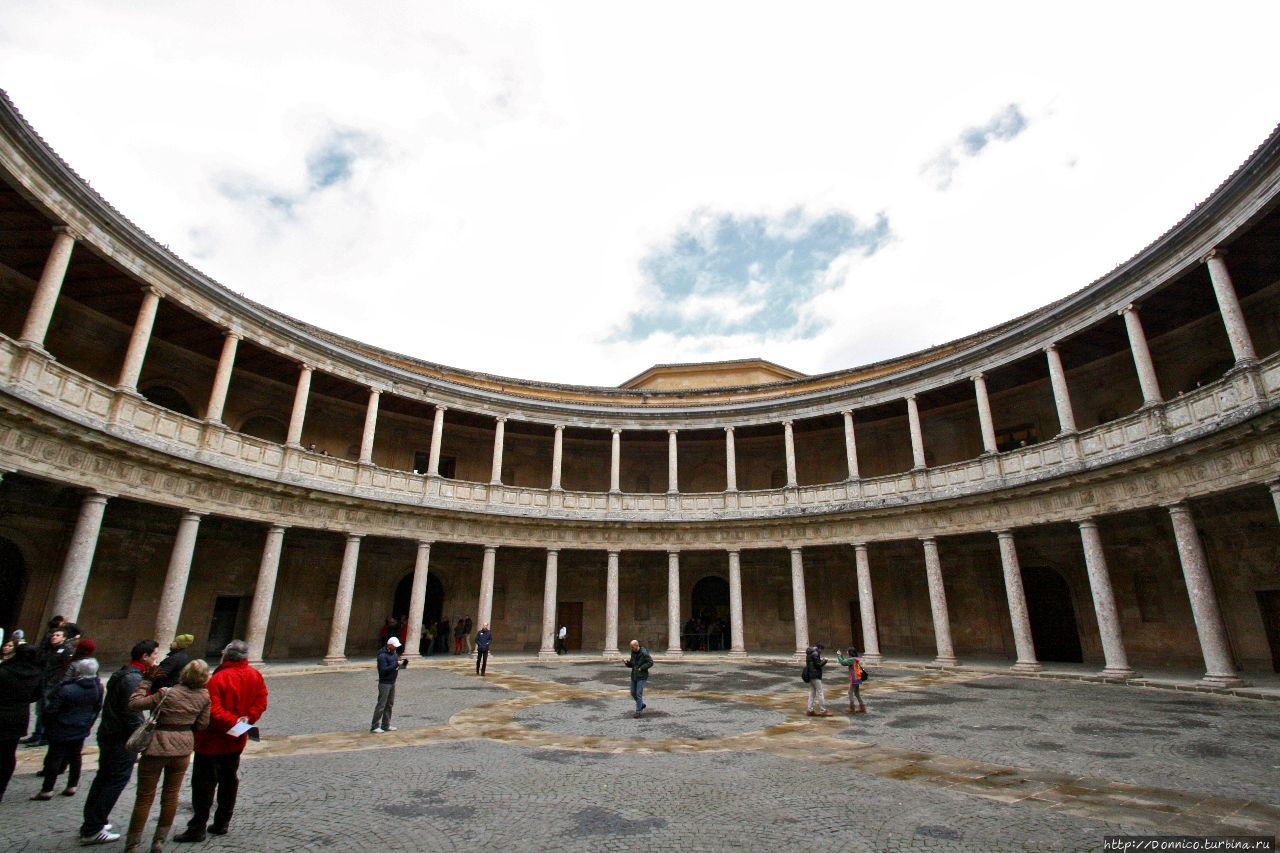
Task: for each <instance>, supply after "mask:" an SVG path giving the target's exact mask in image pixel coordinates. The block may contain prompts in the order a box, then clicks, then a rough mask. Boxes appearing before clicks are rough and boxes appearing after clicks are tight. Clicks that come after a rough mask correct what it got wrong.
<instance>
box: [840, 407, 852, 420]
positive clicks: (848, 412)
mask: <svg viewBox="0 0 1280 853" xmlns="http://www.w3.org/2000/svg"><path fill="white" fill-rule="evenodd" d="M840 414H841V415H843V416H844V417H846V418H851V417H853V409H841V410H840Z"/></svg>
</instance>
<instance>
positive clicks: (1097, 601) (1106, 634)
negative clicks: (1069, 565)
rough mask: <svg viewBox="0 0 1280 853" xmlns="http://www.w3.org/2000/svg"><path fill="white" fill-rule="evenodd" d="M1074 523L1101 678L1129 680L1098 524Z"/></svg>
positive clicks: (1113, 595) (1087, 520) (1091, 520)
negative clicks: (1094, 622) (1086, 578)
mask: <svg viewBox="0 0 1280 853" xmlns="http://www.w3.org/2000/svg"><path fill="white" fill-rule="evenodd" d="M1077 523H1078V524H1079V525H1080V542H1081V543H1082V544H1083V545H1084V565H1085V568H1086V569H1087V570H1088V572H1089V591H1090V592H1091V593H1092V594H1093V611H1094V614H1095V615H1096V616H1097V619H1098V634H1099V635H1100V636H1101V638H1102V656H1103V659H1104V660H1105V661H1106V663H1105V666H1104V668H1103V670H1102V674H1103V675H1105V676H1109V677H1112V678H1133V677H1134V676H1135V675H1136V673H1135V672H1134V671H1133V670H1132V669H1130V668H1129V658H1128V657H1127V656H1126V655H1125V652H1124V641H1123V640H1122V639H1121V636H1120V614H1119V612H1118V611H1117V610H1116V597H1115V593H1113V592H1112V591H1111V575H1110V573H1109V572H1108V571H1107V557H1106V554H1104V553H1103V551H1102V537H1101V536H1100V535H1099V534H1098V522H1096V521H1094V520H1093V519H1092V518H1086V519H1084V520H1083V521H1080V522H1077Z"/></svg>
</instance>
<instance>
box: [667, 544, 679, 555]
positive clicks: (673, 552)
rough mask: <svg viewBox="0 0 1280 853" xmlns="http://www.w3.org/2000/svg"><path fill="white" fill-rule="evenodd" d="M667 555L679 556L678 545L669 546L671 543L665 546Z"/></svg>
mask: <svg viewBox="0 0 1280 853" xmlns="http://www.w3.org/2000/svg"><path fill="white" fill-rule="evenodd" d="M667 556H668V557H679V556H680V549H679V548H678V547H676V546H671V545H669V546H667Z"/></svg>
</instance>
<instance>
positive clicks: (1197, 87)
mask: <svg viewBox="0 0 1280 853" xmlns="http://www.w3.org/2000/svg"><path fill="white" fill-rule="evenodd" d="M1104 11H1105V16H1106V25H1105V26H1099V25H1098V23H1097V21H1098V18H1099V16H1100V15H1102V14H1103V12H1104ZM1214 16H1215V18H1217V19H1218V20H1221V21H1223V22H1227V23H1232V24H1234V23H1239V22H1247V26H1232V28H1231V32H1232V36H1231V38H1229V39H1227V38H1221V39H1215V38H1205V36H1204V32H1203V26H1204V17H1203V9H1202V8H1201V7H1200V6H1198V5H1190V4H1187V5H1177V4H1174V5H1169V4H1161V5H1159V6H1154V5H1146V4H1138V5H1134V6H1119V7H1117V6H1114V5H1109V6H1106V7H1103V6H1098V7H1097V8H1096V9H1093V10H1092V11H1090V8H1088V7H1086V8H1085V9H1083V10H1077V13H1076V14H1073V15H1071V16H1062V15H1060V14H1058V13H1057V12H1054V11H1052V10H1047V9H1046V10H1040V9H1039V8H1038V7H1034V6H1027V5H1023V4H1007V5H1001V6H998V7H995V8H990V9H987V11H986V12H985V13H984V14H983V15H982V16H981V17H980V18H979V17H978V16H975V15H974V13H973V10H971V9H969V8H959V7H954V6H938V7H936V8H934V9H932V10H931V11H930V13H929V15H928V16H927V20H923V19H922V17H921V16H920V15H919V14H918V12H915V11H913V10H910V9H901V10H900V9H898V8H897V7H885V8H876V9H868V8H865V7H857V6H849V5H846V4H823V3H818V4H806V5H805V6H803V7H798V8H791V9H787V10H779V9H778V8H777V7H773V6H769V7H766V6H763V5H756V4H750V3H746V4H742V3H734V4H727V3H723V4H721V3H711V4H695V5H689V4H680V5H676V4H674V3H661V2H659V3H655V4H650V5H648V6H646V7H645V8H644V9H643V11H642V12H640V11H638V10H635V9H623V8H621V7H614V6H610V5H607V4H589V3H565V4H554V5H539V6H533V7H530V6H527V5H522V4H517V3H514V2H508V3H498V4H493V5H489V6H485V7H476V6H474V4H466V3H458V2H455V3H433V4H431V5H430V6H428V7H422V6H418V5H413V4H393V5H390V6H387V5H384V6H380V7H378V8H377V10H370V9H369V8H367V7H363V6H353V5H350V4H343V3H337V2H319V3H301V2H294V3H287V4H258V3H249V2H245V0H239V2H226V3H220V4H217V5H216V6H198V5H186V4H169V3H159V2H139V3H133V4H128V5H123V6H122V5H119V4H113V5H110V6H104V5H102V4H97V3H90V2H87V0H86V2H59V0H48V2H40V3H34V2H27V3H18V4H10V6H9V7H8V8H6V21H5V27H4V29H3V31H0V80H3V81H4V85H5V87H6V89H7V91H8V93H9V95H10V97H11V98H12V99H13V100H14V101H15V103H16V104H17V105H18V107H19V108H20V109H21V110H22V111H23V112H24V113H25V114H26V115H27V117H28V118H29V119H30V120H31V122H32V123H33V125H34V126H35V127H36V128H37V130H39V131H40V132H41V134H42V135H44V137H45V138H46V139H47V140H48V141H49V143H50V144H51V145H52V146H53V147H54V148H55V150H57V151H59V152H60V153H61V154H63V155H64V156H65V157H66V158H67V159H68V161H69V162H70V163H71V164H72V166H73V167H75V168H76V169H77V170H78V171H79V172H80V173H81V174H83V175H85V176H86V177H87V178H89V179H90V180H91V181H92V183H93V185H94V187H95V188H96V189H98V190H99V191H100V192H102V193H103V195H104V196H105V197H106V198H107V199H109V200H110V201H111V202H113V203H114V204H116V205H117V206H118V207H119V208H120V209H121V210H123V211H124V212H125V213H126V215H128V216H130V217H131V218H132V219H134V220H135V221H136V222H137V223H138V224H139V225H141V226H142V227H143V228H144V229H146V230H147V231H148V232H150V233H151V234H153V235H154V236H155V237H156V238H157V239H159V240H160V241H161V242H164V243H167V244H169V245H170V246H171V247H172V248H173V249H174V250H175V251H178V252H179V254H181V255H183V256H184V257H187V258H189V259H190V260H191V261H192V263H193V264H194V265H196V266H197V267H200V268H201V269H204V270H205V271H207V272H209V273H211V274H212V275H214V276H215V277H216V278H218V279H219V280H220V281H221V282H223V283H224V284H225V285H227V286H228V287H230V288H231V289H233V290H236V291H240V292H244V293H246V294H247V295H248V296H250V297H251V298H254V299H257V300H260V301H262V302H265V303H268V304H270V305H272V306H273V307H277V308H279V309H281V310H284V311H286V312H288V313H291V314H294V315H295V316H298V317H299V318H300V319H303V320H306V321H308V322H312V323H317V324H319V325H321V326H325V327H327V328H330V329H332V330H334V331H335V332H338V333H341V334H345V335H349V336H352V337H356V338H359V339H363V340H366V341H370V342H372V343H375V344H379V345H382V346H385V347H388V348H391V349H396V350H400V351H403V352H408V353H411V354H413V355H417V356H420V357H423V358H426V359H429V360H433V361H438V362H443V363H447V364H455V365H459V366H462V367H467V368H472V369H477V370H484V371H489V372H494V373H500V374H508V375H518V376H523V377H528V378H537V379H546V380H550V381H560V382H585V383H600V384H616V383H617V382H620V381H622V380H624V379H626V378H627V377H629V376H632V375H634V374H636V373H638V372H640V371H641V370H643V369H644V368H645V367H647V366H648V365H649V364H650V363H653V362H657V361H679V360H698V359H720V358H737V357H744V356H750V355H759V356H763V357H766V358H769V359H771V360H773V361H777V362H779V363H782V364H786V365H788V366H790V367H794V368H796V369H799V370H805V371H809V372H818V371H823V370H830V369H835V368H839V367H847V366H853V365H855V364H857V363H861V362H866V361H872V360H878V359H882V358H886V357H890V356H894V355H899V354H902V353H905V352H908V351H911V350H914V349H917V348H919V347H922V346H927V345H929V344H932V343H940V342H942V341H944V340H949V339H953V338H956V337H959V336H962V335H965V334H968V333H971V332H974V331H977V330H978V329H980V328H982V327H984V326H987V325H991V324H993V323H997V322H1000V321H1002V320H1005V319H1008V318H1009V317H1012V316H1014V315H1016V314H1019V313H1022V312H1024V311H1026V310H1029V309H1031V308H1034V307H1036V306H1038V305H1043V304H1045V303H1047V302H1049V301H1052V300H1053V299H1056V298H1058V297H1059V296H1061V295H1063V294H1064V293H1066V292H1069V291H1072V290H1075V289H1077V288H1079V287H1081V286H1083V285H1085V284H1087V283H1088V282H1089V281H1090V280H1092V279H1093V278H1095V277H1096V276H1098V275H1100V274H1102V273H1104V272H1106V271H1107V270H1109V269H1110V268H1112V267H1113V266H1114V265H1115V264H1116V263H1118V262H1120V261H1122V260H1123V259H1125V258H1126V257H1127V256H1129V255H1130V254H1132V253H1134V252H1136V251H1137V250H1138V249H1139V248H1141V247H1142V246H1143V245H1145V244H1146V243H1147V242H1148V241H1149V240H1151V239H1152V238H1154V237H1155V236H1156V235H1158V234H1159V233H1160V232H1162V231H1163V230H1164V229H1165V228H1167V227H1168V226H1169V225H1171V224H1172V223H1173V222H1175V221H1176V220H1178V219H1179V218H1180V217H1181V216H1182V215H1183V214H1184V213H1185V212H1187V211H1188V210H1190V209H1191V207H1192V206H1193V205H1194V204H1196V203H1197V202H1198V201H1200V200H1201V199H1202V198H1203V197H1204V196H1205V195H1206V194H1207V193H1208V192H1209V191H1210V190H1211V189H1212V188H1213V187H1214V186H1216V185H1217V183H1218V182H1219V181H1220V180H1221V179H1222V178H1224V177H1225V176H1226V175H1227V174H1228V173H1229V172H1230V171H1231V170H1232V169H1234V168H1235V166H1236V165H1238V164H1239V162H1240V161H1241V160H1243V158H1244V157H1245V156H1246V155H1247V154H1248V152H1249V151H1251V150H1252V148H1253V147H1254V146H1255V145H1256V144H1257V143H1258V142H1259V141H1260V140H1261V139H1262V138H1263V137H1264V136H1265V135H1266V134H1267V133H1268V132H1269V131H1270V129H1271V127H1272V126H1273V124H1274V123H1275V121H1276V120H1277V119H1278V118H1280V110H1277V98H1276V96H1275V94H1274V92H1273V91H1272V90H1273V89H1274V87H1269V86H1266V85H1264V84H1263V82H1262V81H1267V80H1269V79H1270V78H1271V76H1272V70H1271V68H1270V59H1269V57H1270V56H1271V53H1272V50H1271V44H1270V39H1271V36H1270V34H1271V33H1272V32H1274V30H1275V26H1276V24H1277V23H1280V7H1272V6H1257V5H1236V4H1231V3H1226V4H1220V5H1219V6H1216V7H1215V10H1214ZM1049 32H1052V38H1049V37H1047V36H1046V33H1049ZM1082 56H1084V57H1088V61H1082V59H1081V57H1082ZM1188 56H1195V57H1196V61H1195V62H1188V61H1187V57H1188ZM1242 81H1243V82H1244V85H1242ZM1250 83H1252V85H1249V84H1250ZM1224 91H1230V92H1231V93H1232V94H1231V97H1229V98H1226V97H1222V96H1221V93H1222V92H1224ZM1010 104H1016V105H1018V108H1019V109H1020V110H1021V111H1022V115H1024V116H1025V118H1026V121H1027V126H1026V129H1025V130H1024V131H1023V132H1022V133H1021V134H1019V135H1018V137H1017V139H1016V140H1015V141H1014V142H1012V143H1007V144H1000V145H989V146H987V147H986V149H985V150H983V151H982V152H981V155H980V156H977V157H965V156H964V152H966V151H968V150H970V149H969V148H967V147H965V146H964V145H963V144H960V145H958V146H957V143H956V140H957V139H959V138H960V135H961V134H962V133H963V132H964V131H965V130H966V129H967V128H983V127H985V126H987V123H988V121H989V120H990V119H991V118H992V117H993V116H999V115H1000V114H1001V111H1002V110H1005V109H1006V108H1007V107H1008V105H1010ZM1188 104H1196V105H1201V107H1202V108H1197V109H1188V108H1187V105H1188ZM335 128H336V129H343V130H348V131H351V132H355V133H358V134H361V137H360V138H363V139H368V140H376V142H377V149H376V154H374V153H371V152H370V151H369V150H367V149H364V148H361V149H360V150H359V151H358V152H357V154H358V155H359V156H356V157H355V158H354V159H353V160H352V161H351V163H350V167H351V168H350V172H349V175H347V177H345V178H344V180H342V181H338V182H335V183H333V184H331V185H329V186H325V187H321V188H318V189H317V188H316V187H314V186H313V185H314V183H315V182H314V173H313V172H311V171H309V170H308V158H309V156H311V155H313V154H314V152H315V151H316V150H317V146H323V144H324V142H325V140H326V139H331V136H330V135H331V134H332V133H333V131H334V129H335ZM998 132H999V128H998V127H997V128H996V129H995V130H993V131H992V133H995V134H996V135H997V137H998ZM983 138H985V137H983ZM970 147H971V146H970ZM944 149H945V150H946V151H948V152H951V154H950V156H952V158H953V159H955V160H956V161H957V162H958V163H961V164H962V168H960V169H959V170H958V171H954V172H953V173H952V174H951V183H950V186H949V189H948V191H947V192H945V193H939V192H937V190H936V188H935V187H936V183H931V182H930V180H929V177H930V176H928V175H925V176H922V175H921V174H920V166H921V164H922V163H926V162H929V161H930V160H931V158H936V157H937V156H938V153H939V152H940V151H942V150H944ZM313 165H314V161H313ZM228 176H239V177H240V178H241V179H243V180H244V181H245V182H246V183H245V184H244V187H248V188H256V189H257V190H260V191H261V192H260V193H259V194H258V195H257V196H252V198H254V199H256V201H254V202H253V203H252V204H250V203H246V201H245V200H244V199H243V198H241V199H235V198H229V197H228V196H227V195H226V193H225V192H223V191H220V188H222V189H225V188H226V183H225V181H226V180H227V178H228ZM273 194H274V195H278V196H281V197H282V198H288V199H293V200H294V201H293V202H292V206H291V215H289V216H281V215H280V211H279V210H278V209H277V207H276V206H273V204H272V203H271V198H272V196H273ZM797 208H799V209H803V210H808V211H831V210H838V211H844V212H847V213H848V215H850V216H852V217H854V218H856V220H857V221H858V222H860V223H864V224H865V223H869V222H873V221H875V218H876V216H877V215H878V214H879V213H881V212H883V213H884V214H885V215H886V216H887V217H888V219H889V221H890V222H891V223H892V228H893V235H894V239H893V240H892V241H891V242H890V243H889V244H888V245H886V246H885V248H883V249H882V250H881V251H879V252H877V253H876V254H875V255H874V256H872V257H869V258H867V257H859V256H857V255H856V254H855V255H854V256H852V257H850V258H846V259H842V260H841V261H839V262H837V263H836V264H834V265H833V266H832V267H831V269H830V270H829V271H828V272H827V275H828V276H829V277H830V278H827V279H824V285H825V287H824V288H823V289H821V292H820V294H819V295H818V296H817V297H816V301H815V303H814V304H813V305H811V306H810V307H808V308H806V309H805V310H804V311H803V312H802V316H804V317H820V318H821V319H823V320H825V321H828V323H829V325H828V326H827V329H826V331H824V332H822V333H821V334H818V335H816V336H814V337H812V338H810V339H807V340H793V339H768V340H766V339H765V338H763V337H760V336H752V335H723V334H709V335H707V336H705V337H702V338H698V339H687V338H673V337H670V336H664V335H655V336H653V337H651V338H649V339H646V340H643V341H633V342H619V341H616V340H611V339H610V335H609V333H610V330H612V329H615V328H618V327H619V326H620V325H621V324H622V323H623V322H624V320H625V318H626V317H627V316H628V315H629V314H631V313H632V312H634V311H636V310H638V309H640V308H641V307H643V306H644V304H645V301H646V299H647V298H648V294H649V293H651V292H647V291H646V290H645V280H644V275H643V271H642V268H641V264H642V261H643V259H644V258H646V257H647V256H648V255H649V254H650V252H651V251H652V249H653V247H654V246H659V245H662V244H663V242H664V241H665V240H666V239H668V238H669V236H670V235H671V234H673V233H675V232H676V231H677V230H679V229H681V228H684V227H689V226H690V217H691V215H693V214H695V212H697V211H716V212H720V213H729V214H734V215H739V216H745V215H764V216H767V217H772V218H778V217H781V216H782V215H783V214H784V213H785V212H786V211H789V210H793V209H797ZM770 221H771V222H772V221H774V219H770ZM776 221H777V222H782V220H781V219H777V220H776ZM703 224H704V227H708V228H709V227H711V225H712V221H711V220H705V221H704V223H703ZM793 225H794V223H793ZM780 227H782V226H780ZM785 227H791V226H785ZM744 279H745V280H744V282H743V285H744V287H747V288H750V287H751V286H752V285H751V282H752V281H755V282H757V283H758V282H760V281H762V279H761V276H760V273H759V271H755V272H753V271H752V270H751V269H748V270H747V272H746V274H745V276H744ZM717 298H719V297H717ZM757 298H759V294H753V292H751V291H749V292H748V294H747V295H743V296H740V298H739V300H738V301H736V302H732V301H724V300H722V301H721V302H719V303H716V304H713V303H712V302H706V303H705V304H691V305H690V306H687V308H688V310H691V311H692V310H695V309H696V310H697V311H704V312H705V311H719V312H721V313H725V312H728V314H729V315H730V316H734V315H733V313H732V312H735V311H737V312H744V311H747V310H749V308H750V306H752V305H753V304H754V300H755V299H757Z"/></svg>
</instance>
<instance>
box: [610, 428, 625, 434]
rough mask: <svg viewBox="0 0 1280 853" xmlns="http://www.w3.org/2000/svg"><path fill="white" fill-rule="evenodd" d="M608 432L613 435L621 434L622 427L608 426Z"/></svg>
mask: <svg viewBox="0 0 1280 853" xmlns="http://www.w3.org/2000/svg"><path fill="white" fill-rule="evenodd" d="M609 432H611V433H613V434H614V435H622V427H610V428H609Z"/></svg>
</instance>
